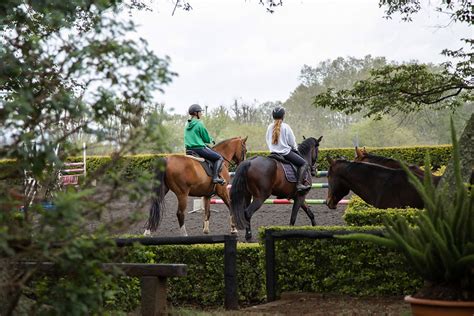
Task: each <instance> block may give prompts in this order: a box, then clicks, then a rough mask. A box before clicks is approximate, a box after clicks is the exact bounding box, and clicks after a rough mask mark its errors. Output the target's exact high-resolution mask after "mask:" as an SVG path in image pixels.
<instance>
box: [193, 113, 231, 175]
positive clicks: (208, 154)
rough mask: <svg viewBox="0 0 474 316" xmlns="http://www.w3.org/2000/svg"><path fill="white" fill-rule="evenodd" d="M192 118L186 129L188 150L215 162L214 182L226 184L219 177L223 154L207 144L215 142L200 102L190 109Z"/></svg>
mask: <svg viewBox="0 0 474 316" xmlns="http://www.w3.org/2000/svg"><path fill="white" fill-rule="evenodd" d="M188 113H189V115H191V118H190V119H189V120H188V123H187V124H186V127H185V129H184V145H185V147H186V150H191V151H193V152H195V153H196V154H198V155H199V156H200V157H202V158H204V159H207V160H210V161H212V162H213V174H212V183H216V184H224V183H225V180H224V179H222V178H221V177H219V171H220V169H221V167H222V163H223V162H224V158H222V156H221V155H220V154H219V153H217V152H215V151H214V150H212V149H211V148H209V147H208V146H207V145H208V144H211V143H214V140H213V139H212V137H211V136H210V135H209V132H208V131H207V129H206V127H205V126H204V123H203V122H202V121H201V115H202V114H201V113H202V108H201V106H200V105H199V104H193V105H191V106H190V107H189V109H188Z"/></svg>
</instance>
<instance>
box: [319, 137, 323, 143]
mask: <svg viewBox="0 0 474 316" xmlns="http://www.w3.org/2000/svg"><path fill="white" fill-rule="evenodd" d="M321 139H323V136H322V135H321V136H320V137H319V138H318V143H319V142H320V141H321Z"/></svg>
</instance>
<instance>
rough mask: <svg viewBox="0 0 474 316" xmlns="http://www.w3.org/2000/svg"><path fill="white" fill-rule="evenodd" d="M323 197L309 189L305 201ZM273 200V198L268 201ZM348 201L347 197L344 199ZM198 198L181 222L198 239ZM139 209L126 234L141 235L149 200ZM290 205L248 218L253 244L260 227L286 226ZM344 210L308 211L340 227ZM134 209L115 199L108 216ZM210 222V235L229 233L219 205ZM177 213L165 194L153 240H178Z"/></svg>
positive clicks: (300, 220)
mask: <svg viewBox="0 0 474 316" xmlns="http://www.w3.org/2000/svg"><path fill="white" fill-rule="evenodd" d="M313 182H327V178H325V177H323V178H313ZM326 195H327V189H312V190H311V191H310V192H309V194H308V195H307V198H309V199H325V198H326ZM271 198H274V197H271ZM346 198H348V197H346ZM196 199H198V198H193V197H189V198H188V207H187V214H186V218H185V225H186V229H187V232H188V234H189V235H194V236H196V235H202V234H203V233H202V227H203V212H192V213H189V212H190V211H192V209H193V201H194V200H196ZM141 202H143V206H142V207H140V208H139V209H138V211H139V214H143V218H142V219H141V220H140V221H139V222H138V223H136V224H134V225H133V226H130V227H129V229H128V230H127V231H125V232H126V233H130V234H142V233H143V231H144V228H143V227H144V225H145V223H146V218H147V216H148V210H149V207H150V199H149V197H143V200H142V201H141ZM291 207H292V205H272V204H265V205H263V206H262V207H261V208H260V209H259V210H258V211H257V212H256V213H255V214H254V215H253V217H252V222H251V223H252V232H253V236H254V237H253V240H252V241H257V240H256V237H257V232H258V228H259V227H261V226H272V225H280V226H281V225H289V222H290V215H291ZM345 207H346V206H345V205H344V206H339V207H338V208H337V209H336V210H330V209H329V208H328V207H327V206H326V205H312V206H311V208H312V210H313V213H314V215H315V218H316V223H317V225H322V226H332V225H344V221H343V219H342V215H343V214H344V210H345ZM135 208H136V206H135V205H134V204H133V203H130V202H128V201H126V200H125V199H119V200H118V201H116V202H114V203H113V204H112V205H111V214H112V215H113V217H117V216H120V217H121V216H126V215H127V214H129V213H131V212H132V211H133V210H136V209H135ZM211 209H212V210H214V211H212V212H211V218H210V234H215V235H219V234H228V233H229V232H230V225H229V211H228V209H227V207H226V206H225V205H223V204H220V205H211ZM176 211H177V199H176V196H175V195H174V193H173V192H171V191H170V192H168V194H167V195H166V210H165V212H164V214H163V219H162V221H161V224H160V227H159V228H158V230H157V231H156V232H155V233H153V236H180V230H179V225H178V220H177V217H176ZM304 225H311V222H310V220H309V219H308V217H307V216H306V214H305V213H304V212H303V211H302V210H300V212H299V213H298V217H297V220H296V226H304ZM244 233H245V232H244V231H239V233H238V237H239V240H240V241H244V240H245V238H244Z"/></svg>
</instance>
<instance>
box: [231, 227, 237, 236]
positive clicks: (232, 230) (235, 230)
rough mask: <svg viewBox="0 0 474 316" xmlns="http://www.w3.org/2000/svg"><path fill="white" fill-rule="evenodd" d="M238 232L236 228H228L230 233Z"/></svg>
mask: <svg viewBox="0 0 474 316" xmlns="http://www.w3.org/2000/svg"><path fill="white" fill-rule="evenodd" d="M238 232H239V231H238V230H237V229H236V228H232V229H231V230H230V233H231V235H237V233H238Z"/></svg>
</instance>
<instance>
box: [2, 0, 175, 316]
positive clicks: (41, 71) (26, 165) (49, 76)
mask: <svg viewBox="0 0 474 316" xmlns="http://www.w3.org/2000/svg"><path fill="white" fill-rule="evenodd" d="M127 3H128V2H125V1H121V0H68V1H25V0H9V1H0V35H1V37H0V64H1V67H0V138H4V139H5V141H6V142H5V143H3V144H2V145H1V147H0V157H1V158H9V159H11V160H10V161H12V163H11V165H10V166H11V168H7V169H2V170H1V174H0V180H5V179H7V180H6V181H0V262H1V263H0V280H1V281H0V314H2V315H10V314H12V313H14V311H15V310H16V308H17V305H18V303H19V302H20V298H21V293H22V291H23V289H25V288H28V286H29V284H28V281H29V280H31V278H32V277H33V276H34V275H35V273H34V270H32V271H28V272H27V273H23V272H21V271H15V270H14V269H11V267H10V266H9V265H8V262H9V261H18V260H21V259H24V258H28V259H31V258H34V259H35V260H39V261H53V262H55V263H56V264H57V270H58V273H59V274H60V273H61V271H71V269H74V272H75V276H76V277H75V278H61V279H57V280H56V282H52V283H51V284H49V287H48V290H49V292H48V300H47V301H42V298H45V296H44V295H41V293H39V292H36V291H35V290H36V289H35V288H30V289H29V290H30V291H32V292H33V294H34V295H33V296H34V297H35V300H34V301H32V303H31V304H29V306H30V308H31V310H29V311H26V312H24V313H25V314H36V313H38V314H41V313H45V314H51V313H52V314H103V313H104V310H103V308H104V301H105V299H106V295H108V290H107V289H105V288H104V287H103V285H104V284H107V282H108V281H109V277H108V276H107V275H106V274H104V273H103V272H101V271H100V269H99V268H98V263H99V262H101V261H104V260H107V258H108V255H109V253H110V251H109V250H107V249H112V248H113V247H110V244H109V242H107V241H106V239H105V237H107V236H108V234H109V233H111V232H112V233H113V232H116V230H115V229H117V228H118V226H115V225H113V226H107V225H98V226H97V227H94V229H92V230H90V229H87V226H88V225H87V223H88V221H90V220H91V219H96V220H97V219H103V217H102V212H103V210H104V205H105V206H106V205H107V202H108V201H109V199H111V198H114V197H116V196H117V195H120V194H122V195H124V194H126V193H127V192H128V193H131V194H133V193H132V192H135V193H136V190H142V189H143V188H144V186H143V187H141V184H140V183H141V182H138V181H137V182H136V183H133V184H132V183H131V184H130V186H129V188H127V190H123V189H122V190H120V187H119V186H117V183H118V182H117V180H118V179H120V177H119V176H118V175H114V174H113V173H112V174H111V175H110V179H111V180H112V181H113V182H114V187H113V190H111V191H110V192H108V194H107V195H104V197H103V199H102V200H100V201H96V200H94V199H91V198H90V194H91V192H93V191H92V189H91V188H88V189H87V190H82V191H81V192H77V193H76V192H68V193H58V194H57V195H56V196H55V197H54V203H55V206H56V209H55V211H54V212H45V210H44V209H43V208H42V207H41V206H39V205H36V206H35V205H32V206H30V204H29V203H27V202H28V201H27V200H26V199H25V200H24V201H23V203H22V205H23V212H22V213H19V212H18V211H17V209H16V207H14V206H15V205H16V206H18V205H17V204H14V203H13V201H11V199H10V197H11V195H13V193H12V194H11V195H9V194H7V192H9V191H10V189H11V188H12V187H13V186H14V181H12V180H10V178H13V177H15V176H18V175H23V172H24V171H25V172H27V173H28V174H29V175H30V176H32V177H34V178H35V179H36V180H37V181H38V182H39V183H40V184H42V185H43V186H47V185H49V184H52V183H55V182H56V181H57V176H56V174H55V173H54V172H52V171H54V170H53V169H55V166H58V165H60V164H61V161H60V159H58V156H56V155H55V149H56V148H57V146H58V145H60V146H61V150H62V155H63V156H70V155H74V154H75V153H77V148H75V147H74V146H73V142H71V141H70V136H71V135H74V134H77V133H82V134H83V135H88V136H90V137H92V139H94V140H95V141H96V142H100V141H107V142H109V143H111V144H115V145H118V148H119V151H118V152H117V155H114V156H113V157H112V158H113V159H112V162H114V161H117V159H116V158H117V157H119V156H120V155H121V154H123V153H124V152H125V151H126V150H129V149H133V148H135V147H136V146H137V145H138V144H140V142H141V140H142V139H143V138H144V137H146V135H149V134H150V133H149V132H150V131H151V130H153V129H156V126H144V125H143V120H142V117H143V115H144V114H145V113H146V109H147V107H148V106H151V105H152V104H153V98H152V93H153V92H154V91H156V90H160V89H161V88H162V86H163V85H164V84H166V83H168V82H170V80H171V78H172V77H173V75H174V74H173V73H172V72H170V71H169V70H168V64H169V61H168V59H166V58H159V57H157V56H156V55H155V54H154V53H153V52H152V51H151V50H150V49H149V48H148V46H147V43H146V42H145V41H144V40H142V39H141V40H133V39H132V38H133V37H132V36H130V35H129V34H130V32H133V31H134V28H135V26H134V24H133V23H131V22H129V21H126V20H124V19H122V18H120V15H119V13H120V12H122V11H123V10H128V9H131V8H136V7H140V8H141V7H142V3H141V1H135V0H134V1H131V2H130V3H131V5H128V4H127ZM123 127H126V128H125V129H123ZM118 136H120V137H118ZM144 183H145V182H144ZM144 183H143V184H144ZM101 189H103V188H101ZM25 196H26V195H25ZM32 215H34V217H33V216H32ZM127 220H128V219H125V220H124V221H123V222H122V224H124V223H125V222H127ZM33 236H34V238H33ZM52 244H54V245H56V246H59V247H55V248H52V247H51V245H52ZM45 303H46V304H45Z"/></svg>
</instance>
